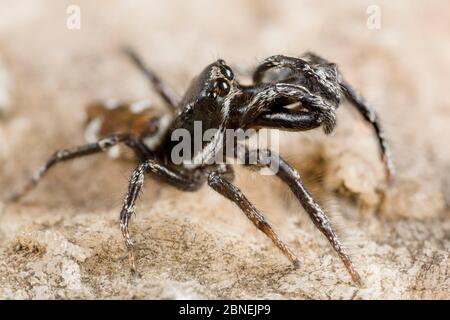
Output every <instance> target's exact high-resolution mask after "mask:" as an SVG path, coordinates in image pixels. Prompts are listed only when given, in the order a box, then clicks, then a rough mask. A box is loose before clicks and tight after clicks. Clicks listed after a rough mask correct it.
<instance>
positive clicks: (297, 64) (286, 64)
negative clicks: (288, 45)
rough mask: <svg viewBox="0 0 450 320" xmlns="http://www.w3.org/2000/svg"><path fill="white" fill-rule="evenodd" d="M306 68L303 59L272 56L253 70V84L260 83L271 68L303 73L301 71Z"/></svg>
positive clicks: (306, 63) (306, 65)
mask: <svg viewBox="0 0 450 320" xmlns="http://www.w3.org/2000/svg"><path fill="white" fill-rule="evenodd" d="M308 67H309V65H308V62H307V61H305V60H303V59H299V58H293V57H287V56H283V55H274V56H271V57H268V58H266V59H264V61H263V62H262V63H261V64H260V65H259V66H258V67H257V68H256V69H255V71H254V72H253V82H254V83H256V84H260V83H262V82H263V79H264V77H265V75H266V72H267V71H268V70H270V69H273V68H287V69H292V70H297V71H301V72H303V69H304V68H308ZM308 69H309V68H308Z"/></svg>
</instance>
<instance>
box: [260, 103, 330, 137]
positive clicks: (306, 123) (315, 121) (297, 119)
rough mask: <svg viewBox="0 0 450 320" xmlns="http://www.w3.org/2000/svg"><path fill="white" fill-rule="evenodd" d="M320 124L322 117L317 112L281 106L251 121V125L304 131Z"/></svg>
mask: <svg viewBox="0 0 450 320" xmlns="http://www.w3.org/2000/svg"><path fill="white" fill-rule="evenodd" d="M321 124H322V117H321V116H320V113H318V112H308V111H295V110H290V109H285V108H283V109H282V110H280V111H274V112H271V113H267V114H262V115H260V116H259V117H257V118H256V119H254V120H253V121H252V123H251V127H254V128H255V127H256V128H268V129H270V128H275V129H282V130H287V131H306V130H311V129H315V128H317V127H319V126H320V125H321Z"/></svg>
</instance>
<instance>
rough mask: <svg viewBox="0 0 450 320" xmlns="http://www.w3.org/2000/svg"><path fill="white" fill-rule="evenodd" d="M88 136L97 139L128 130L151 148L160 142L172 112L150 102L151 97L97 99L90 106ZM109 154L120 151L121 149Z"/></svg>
mask: <svg viewBox="0 0 450 320" xmlns="http://www.w3.org/2000/svg"><path fill="white" fill-rule="evenodd" d="M86 113H87V119H86V125H85V139H86V141H87V142H96V141H98V140H99V139H102V138H104V137H107V136H110V135H112V134H116V133H129V134H131V135H132V136H134V137H135V138H137V139H139V140H141V141H142V142H143V143H144V144H145V145H146V146H147V147H148V148H149V149H150V150H154V149H156V147H157V146H158V145H159V144H160V142H161V140H162V137H163V136H164V134H165V132H166V130H167V128H168V127H169V125H170V123H171V121H172V116H171V115H170V114H168V113H167V112H164V111H163V110H161V109H159V108H157V107H156V106H153V105H152V104H150V102H149V101H148V100H140V101H136V102H132V103H123V102H117V101H113V100H109V101H103V102H95V103H93V104H91V105H89V106H88V107H87V111H86ZM109 154H110V155H111V156H113V157H116V156H117V155H118V149H117V148H116V149H112V151H110V152H109Z"/></svg>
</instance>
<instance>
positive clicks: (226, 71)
mask: <svg viewBox="0 0 450 320" xmlns="http://www.w3.org/2000/svg"><path fill="white" fill-rule="evenodd" d="M222 68H223V75H224V76H225V78H227V79H228V80H233V78H234V75H233V71H231V68H230V67H229V66H226V65H224V66H222Z"/></svg>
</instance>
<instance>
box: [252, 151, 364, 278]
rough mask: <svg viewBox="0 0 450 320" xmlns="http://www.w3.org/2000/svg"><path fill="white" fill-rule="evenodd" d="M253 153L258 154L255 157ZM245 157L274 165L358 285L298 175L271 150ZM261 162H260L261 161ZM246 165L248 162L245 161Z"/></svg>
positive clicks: (343, 251)
mask: <svg viewBox="0 0 450 320" xmlns="http://www.w3.org/2000/svg"><path fill="white" fill-rule="evenodd" d="M254 152H257V153H258V154H259V156H258V154H257V155H256V156H255V155H254V154H252V153H254ZM246 156H247V157H249V158H247V159H257V161H258V165H260V166H261V165H262V166H268V167H269V168H271V165H274V164H275V167H276V168H277V170H273V169H272V170H273V171H274V173H275V174H276V175H277V176H278V177H279V178H280V179H281V180H282V181H283V182H284V183H286V184H287V185H288V186H289V188H290V189H291V191H292V192H293V193H294V195H295V196H296V197H297V199H298V200H299V201H300V203H301V204H302V206H303V208H304V209H305V211H306V212H307V213H308V215H309V217H310V218H311V220H312V221H313V223H314V225H315V226H316V227H317V228H318V229H319V230H320V231H321V232H322V233H323V234H324V235H325V237H326V238H327V239H328V241H329V242H330V244H331V246H332V247H333V249H334V250H335V251H336V252H337V254H338V255H339V257H340V258H341V260H342V262H343V263H344V265H345V267H346V268H347V270H348V272H349V273H350V275H351V277H352V279H353V281H355V282H357V283H360V281H361V277H360V276H359V274H358V272H357V271H356V270H355V267H354V266H353V263H352V261H351V260H350V257H349V256H348V254H347V252H346V250H345V249H344V247H343V245H342V244H341V242H340V240H339V238H338V236H337V235H336V233H335V232H334V230H333V228H332V227H331V223H330V221H329V219H328V217H327V216H326V215H325V213H324V212H323V210H322V209H321V207H320V206H319V205H318V204H317V202H316V201H315V200H314V198H313V197H312V196H311V194H310V193H309V192H308V190H306V188H305V186H304V185H303V182H302V180H301V178H300V175H299V173H298V172H297V171H296V170H295V169H294V168H293V167H292V166H291V165H289V163H287V162H286V161H285V160H284V159H283V158H281V157H280V156H279V155H277V154H275V153H274V152H272V151H271V150H268V149H259V150H254V151H250V152H249V151H247V153H246ZM261 160H262V161H261ZM245 163H246V164H247V165H252V164H249V161H247V160H246V161H245Z"/></svg>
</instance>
